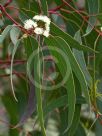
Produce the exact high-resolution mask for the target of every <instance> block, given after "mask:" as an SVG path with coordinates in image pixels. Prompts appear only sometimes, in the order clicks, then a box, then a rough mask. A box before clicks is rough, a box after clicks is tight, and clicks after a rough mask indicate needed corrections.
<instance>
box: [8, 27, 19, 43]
mask: <svg viewBox="0 0 102 136" xmlns="http://www.w3.org/2000/svg"><path fill="white" fill-rule="evenodd" d="M19 35H20V30H19V29H18V28H17V27H15V26H13V27H12V29H11V31H10V38H11V41H12V43H13V44H14V45H16V43H17V41H18V38H19Z"/></svg>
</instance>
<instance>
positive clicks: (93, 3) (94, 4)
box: [84, 0, 99, 36]
mask: <svg viewBox="0 0 102 136" xmlns="http://www.w3.org/2000/svg"><path fill="white" fill-rule="evenodd" d="M87 4H88V9H89V14H88V15H89V16H90V17H89V20H88V26H87V29H86V34H85V35H84V36H86V35H88V34H89V33H90V32H91V31H92V30H93V28H94V26H95V25H96V22H97V18H96V17H95V16H92V15H95V14H98V12H99V1H98V0H87Z"/></svg>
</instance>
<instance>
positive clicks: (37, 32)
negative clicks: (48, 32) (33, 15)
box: [34, 27, 44, 34]
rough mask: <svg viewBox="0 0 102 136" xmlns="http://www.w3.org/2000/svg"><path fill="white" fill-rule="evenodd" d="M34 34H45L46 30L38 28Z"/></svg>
mask: <svg viewBox="0 0 102 136" xmlns="http://www.w3.org/2000/svg"><path fill="white" fill-rule="evenodd" d="M34 32H35V33H36V34H43V32H44V30H43V28H39V27H36V28H35V30H34Z"/></svg>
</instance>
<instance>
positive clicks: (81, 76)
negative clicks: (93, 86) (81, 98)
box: [46, 37, 90, 104]
mask: <svg viewBox="0 0 102 136" xmlns="http://www.w3.org/2000/svg"><path fill="white" fill-rule="evenodd" d="M46 43H47V45H48V46H49V47H50V46H54V47H56V46H57V47H58V46H59V48H60V49H62V50H63V51H64V52H65V53H66V54H67V55H68V59H69V61H70V64H71V68H72V70H73V72H74V73H75V75H76V77H77V78H78V80H79V82H80V85H81V89H82V91H83V92H84V95H85V98H86V101H87V103H88V104H90V97H89V92H88V87H87V83H86V80H85V76H84V74H83V72H82V70H81V67H80V66H79V64H78V63H77V60H76V58H75V56H74V55H73V53H72V51H71V49H70V47H69V45H68V43H67V42H66V41H65V40H64V39H62V38H60V37H49V38H47V39H46ZM53 43H54V44H53Z"/></svg>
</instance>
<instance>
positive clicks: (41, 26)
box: [24, 15, 51, 37]
mask: <svg viewBox="0 0 102 136" xmlns="http://www.w3.org/2000/svg"><path fill="white" fill-rule="evenodd" d="M50 22H51V20H50V19H49V18H48V17H47V16H44V15H36V16H34V17H33V19H28V20H26V21H25V22H24V28H25V29H27V30H31V29H34V33H35V34H37V35H44V36H45V37H48V36H49V32H50Z"/></svg>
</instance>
